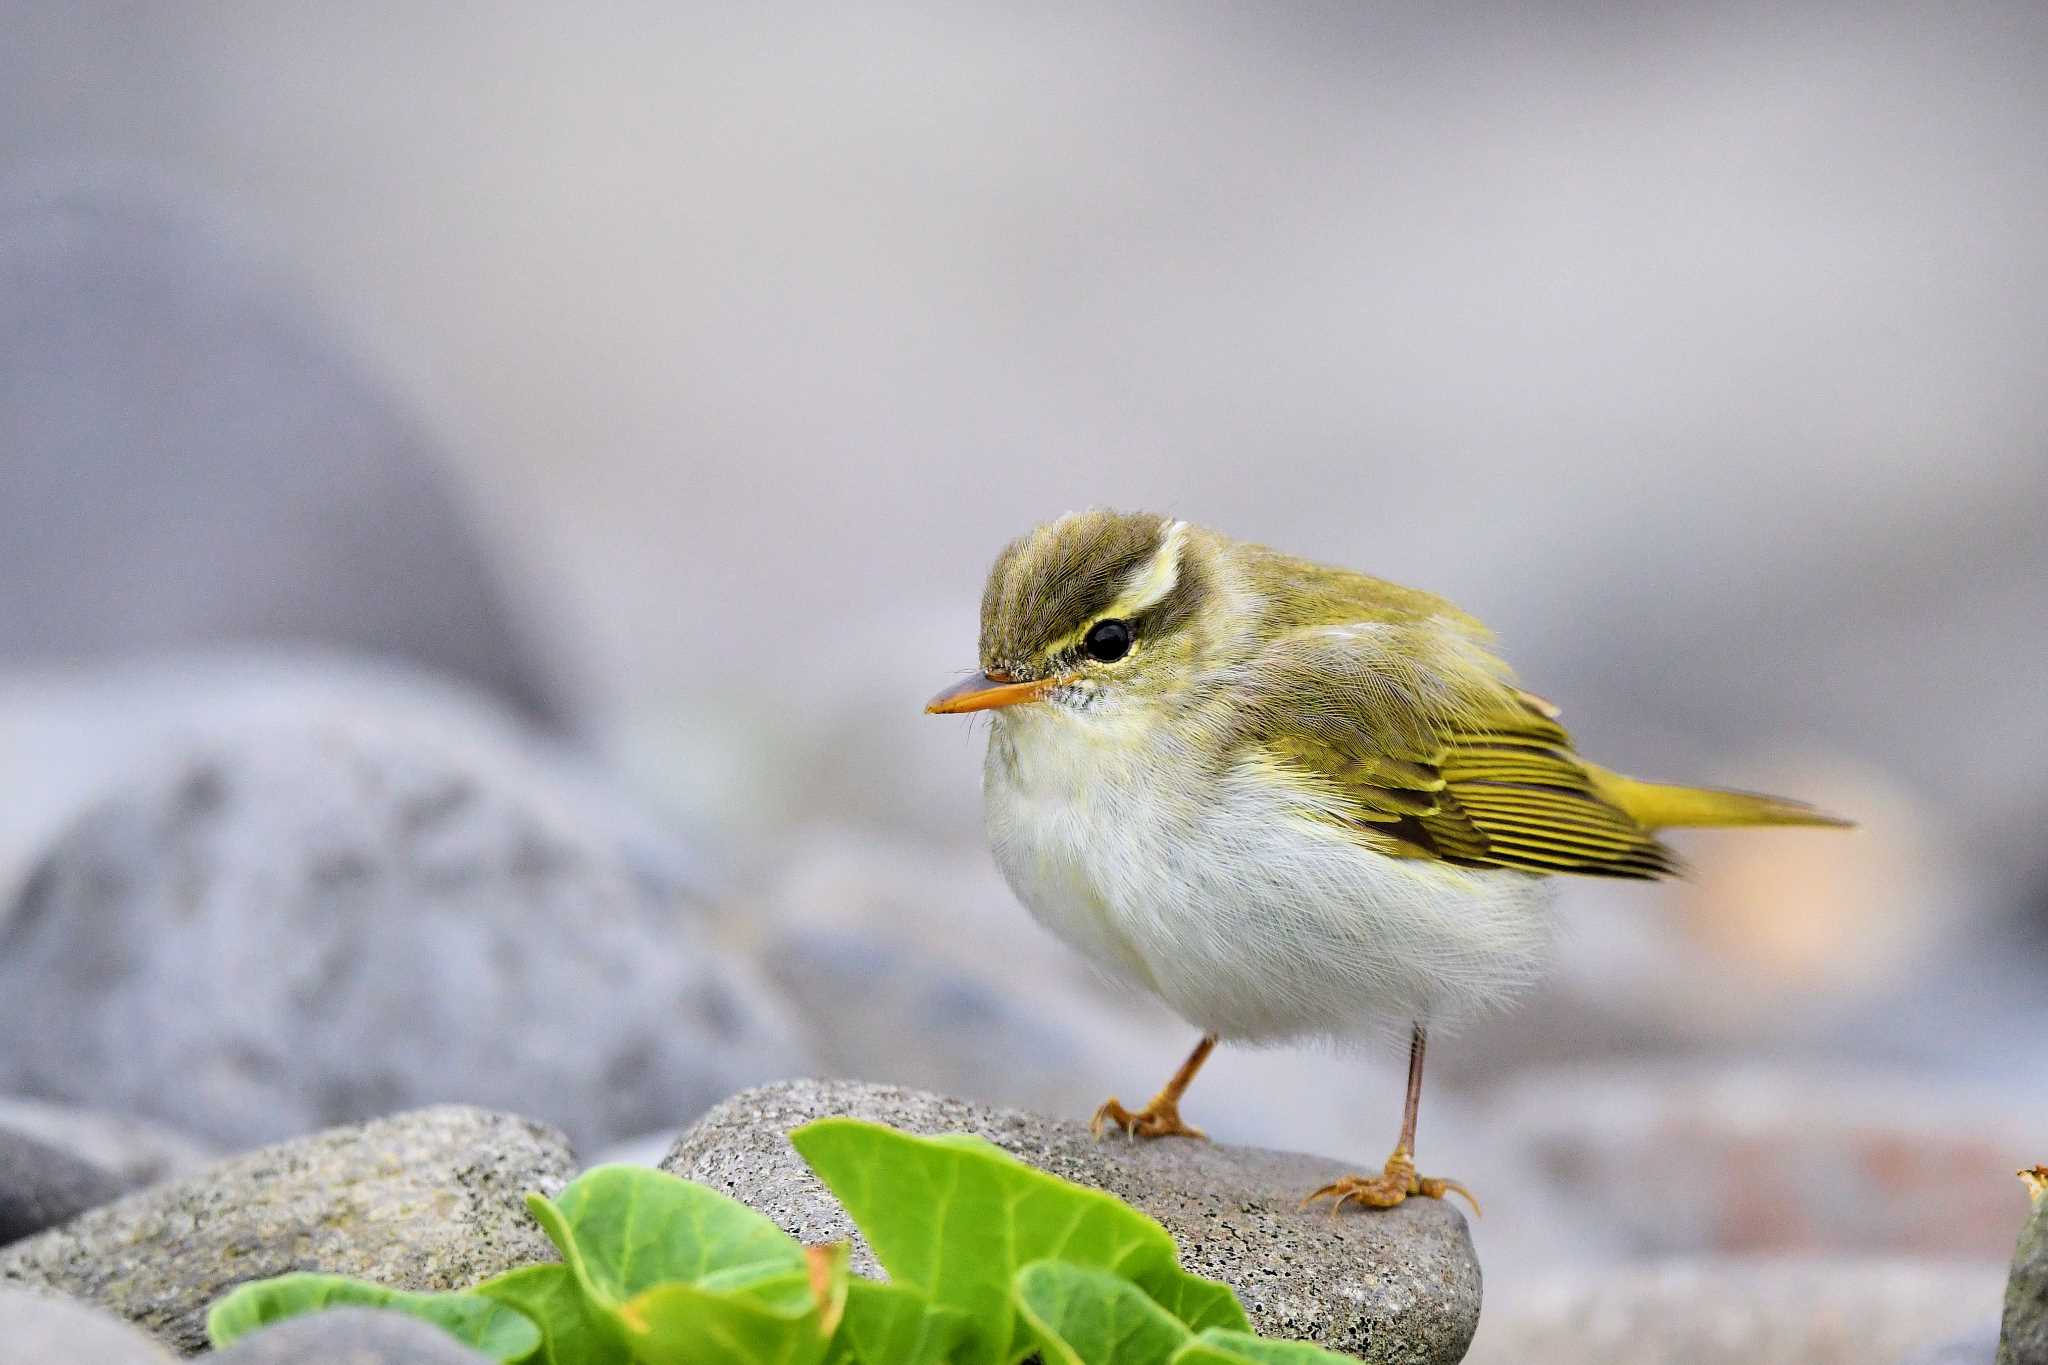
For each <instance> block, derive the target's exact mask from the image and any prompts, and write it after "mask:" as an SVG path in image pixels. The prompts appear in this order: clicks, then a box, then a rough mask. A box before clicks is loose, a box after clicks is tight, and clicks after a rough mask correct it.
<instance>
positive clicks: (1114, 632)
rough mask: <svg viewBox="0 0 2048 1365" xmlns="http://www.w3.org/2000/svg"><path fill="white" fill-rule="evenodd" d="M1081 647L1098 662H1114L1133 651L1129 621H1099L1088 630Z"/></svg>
mask: <svg viewBox="0 0 2048 1365" xmlns="http://www.w3.org/2000/svg"><path fill="white" fill-rule="evenodd" d="M1081 648H1083V649H1085V650H1087V651H1088V657H1089V658H1091V659H1094V660H1095V661H1096V662H1098V663H1105V664H1113V663H1115V662H1116V661H1117V660H1118V659H1121V658H1123V657H1124V655H1126V654H1128V653H1130V652H1131V623H1130V622H1129V621H1097V622H1096V623H1095V625H1094V626H1093V627H1091V628H1090V630H1089V631H1088V636H1087V638H1086V639H1084V640H1082V641H1081Z"/></svg>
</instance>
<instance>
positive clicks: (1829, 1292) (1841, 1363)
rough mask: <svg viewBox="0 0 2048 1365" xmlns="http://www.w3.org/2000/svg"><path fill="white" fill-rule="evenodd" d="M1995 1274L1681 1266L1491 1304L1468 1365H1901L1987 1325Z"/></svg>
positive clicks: (1583, 1279) (1583, 1274) (1572, 1282)
mask: <svg viewBox="0 0 2048 1365" xmlns="http://www.w3.org/2000/svg"><path fill="white" fill-rule="evenodd" d="M1999 1277H2000V1272H1999V1270H1998V1268H1997V1267H1996V1266H1995V1265H1992V1264H1990V1263H1956V1262H1922V1261H1890V1260H1866V1259H1850V1260H1823V1261H1802V1260H1776V1259H1755V1260H1731V1261H1715V1260H1710V1261H1678V1262H1672V1263H1669V1264H1664V1265H1657V1266H1649V1267H1641V1268H1607V1269H1588V1270H1581V1271H1574V1272H1571V1273H1569V1274H1565V1275H1559V1276H1554V1277H1552V1278H1551V1279H1549V1280H1548V1281H1544V1282H1528V1281H1525V1282H1523V1283H1522V1284H1519V1285H1517V1286H1516V1288H1515V1289H1514V1290H1513V1292H1512V1293H1511V1294H1500V1293H1496V1295H1495V1297H1494V1302H1492V1303H1490V1304H1488V1306H1487V1312H1486V1319H1485V1321H1484V1322H1483V1323H1482V1324H1481V1326H1480V1329H1479V1335H1478V1338H1477V1340H1475V1341H1474V1342H1473V1345H1472V1353H1471V1354H1470V1355H1469V1356H1468V1357H1467V1358H1466V1359H1467V1365H1893V1363H1894V1362H1901V1361H1903V1360H1904V1359H1905V1358H1906V1357H1908V1356H1909V1355H1912V1354H1913V1353H1916V1352H1919V1351H1923V1350H1927V1349H1931V1348H1933V1347H1936V1346H1940V1345H1943V1344H1945V1343H1947V1342H1949V1341H1950V1340H1951V1339H1953V1338H1955V1337H1956V1336H1957V1335H1958V1334H1960V1333H1962V1332H1965V1331H1968V1330H1971V1329H1972V1328H1974V1327H1976V1326H1978V1325H1979V1324H1981V1323H1982V1322H1983V1321H1984V1319H1985V1317H1986V1315H1987V1313H1988V1312H1990V1311H1992V1310H1993V1309H1994V1308H1995V1305H1996V1304H1997V1301H1998V1283H1999Z"/></svg>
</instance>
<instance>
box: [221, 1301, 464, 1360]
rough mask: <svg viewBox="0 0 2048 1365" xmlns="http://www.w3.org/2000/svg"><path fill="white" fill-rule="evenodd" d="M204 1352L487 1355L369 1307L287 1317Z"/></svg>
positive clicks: (289, 1356)
mask: <svg viewBox="0 0 2048 1365" xmlns="http://www.w3.org/2000/svg"><path fill="white" fill-rule="evenodd" d="M206 1358H207V1359H208V1360H212V1361H217V1362H219V1365H315V1362H317V1365H479V1363H480V1362H488V1361H490V1359H491V1357H489V1356H487V1355H485V1354H484V1353H483V1352H481V1351H475V1350H471V1349H470V1348H469V1347H467V1346H464V1345H463V1344H462V1343H461V1342H459V1341H457V1340H456V1339H455V1338H454V1337H452V1336H450V1335H448V1333H446V1332H444V1331H442V1330H441V1329H440V1328H438V1327H436V1326H434V1325H433V1324H432V1323H430V1322H422V1321H420V1320H419V1319H418V1318H414V1317H408V1316H407V1315H406V1314H404V1313H389V1312H381V1311H379V1310H377V1309H374V1308H329V1309H327V1310H325V1311H324V1312H319V1313H309V1314H307V1315H306V1316H304V1317H298V1318H287V1319H286V1320H285V1321H283V1322H280V1323H277V1324H275V1325H273V1326H270V1327H266V1328H264V1329H263V1330H262V1331H260V1332H251V1333H250V1334H249V1335H248V1336H246V1337H244V1338H242V1339H241V1340H240V1341H238V1342H236V1343H235V1344H234V1345H233V1346H230V1347H229V1348H228V1349H227V1350H225V1351H217V1352H215V1353H214V1354H212V1355H210V1356H208V1357H206Z"/></svg>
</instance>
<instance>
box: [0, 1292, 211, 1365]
mask: <svg viewBox="0 0 2048 1365" xmlns="http://www.w3.org/2000/svg"><path fill="white" fill-rule="evenodd" d="M176 1359H177V1357H176V1356H174V1355H172V1354H171V1353H170V1352H169V1351H166V1350H165V1349H164V1348H163V1347H162V1346H160V1345H159V1344H157V1343H156V1342H155V1341H153V1340H151V1339H150V1338H149V1337H148V1336H145V1335H144V1334H143V1333H141V1332H138V1331H136V1330H135V1329H134V1328H133V1327H130V1326H129V1325H128V1324H127V1323H125V1322H122V1321H121V1320H120V1319H119V1318H116V1317H113V1316H112V1315H110V1314H107V1313H103V1312H100V1311H99V1310H98V1309H95V1308H88V1307H87V1306H86V1305H84V1304H82V1303H78V1302H76V1301H74V1300H72V1299H67V1298H65V1297H63V1296H62V1295H58V1294H49V1293H42V1292H38V1291H35V1290H29V1289H22V1288H18V1287H16V1286H14V1285H9V1284H0V1365H171V1362H173V1361H175V1360H176Z"/></svg>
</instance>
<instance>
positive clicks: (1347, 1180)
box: [1301, 1147, 1479, 1218]
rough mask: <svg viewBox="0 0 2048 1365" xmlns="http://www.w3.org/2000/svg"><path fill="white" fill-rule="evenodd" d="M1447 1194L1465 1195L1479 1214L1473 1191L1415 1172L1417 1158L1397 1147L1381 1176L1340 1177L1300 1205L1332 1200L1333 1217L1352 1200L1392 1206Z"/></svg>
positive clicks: (1375, 1206)
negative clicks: (1320, 1200) (1411, 1198)
mask: <svg viewBox="0 0 2048 1365" xmlns="http://www.w3.org/2000/svg"><path fill="white" fill-rule="evenodd" d="M1448 1194H1459V1195H1463V1196H1464V1198H1465V1202H1466V1203H1468V1204H1470V1205H1471V1206H1472V1213H1473V1216H1474V1217H1477V1216H1479V1200H1478V1199H1477V1198H1475V1197H1474V1196H1473V1194H1472V1191H1470V1190H1468V1189H1466V1188H1465V1187H1464V1186H1463V1185H1461V1184H1459V1183H1458V1182H1457V1181H1455V1180H1445V1179H1442V1178H1440V1177H1437V1176H1430V1177H1428V1178H1426V1179H1425V1178H1424V1177H1421V1176H1418V1175H1417V1174H1416V1173H1415V1158H1414V1157H1412V1156H1410V1155H1409V1154H1408V1150H1407V1148H1405V1147H1396V1148H1395V1149H1394V1154H1393V1155H1392V1156H1390V1157H1388V1158H1387V1164H1386V1168H1385V1169H1384V1170H1383V1171H1382V1172H1381V1173H1380V1174H1379V1175H1347V1176H1342V1177H1339V1178H1338V1179H1336V1180H1333V1181H1331V1182H1330V1183H1329V1184H1327V1185H1325V1186H1323V1187H1322V1188H1321V1189H1319V1190H1317V1191H1315V1192H1314V1193H1313V1194H1311V1195H1309V1197H1308V1198H1306V1199H1304V1200H1302V1201H1301V1207H1302V1209H1303V1210H1306V1209H1308V1208H1309V1206H1310V1205H1312V1204H1314V1203H1315V1202H1316V1201H1317V1200H1318V1199H1328V1200H1330V1201H1331V1202H1330V1216H1331V1217H1333V1218H1334V1217H1336V1215H1337V1211H1338V1210H1339V1209H1341V1208H1343V1207H1344V1205H1345V1204H1346V1203H1348V1202H1351V1201H1353V1200H1356V1201H1357V1202H1358V1203H1359V1204H1362V1205H1364V1206H1365V1207H1367V1208H1373V1209H1391V1208H1393V1207H1394V1206H1395V1205H1397V1204H1399V1203H1401V1202H1402V1201H1404V1200H1406V1199H1407V1198H1408V1197H1409V1196H1410V1195H1420V1196H1421V1197H1422V1198H1425V1199H1442V1198H1443V1197H1444V1196H1445V1195H1448Z"/></svg>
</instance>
